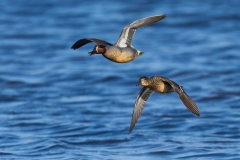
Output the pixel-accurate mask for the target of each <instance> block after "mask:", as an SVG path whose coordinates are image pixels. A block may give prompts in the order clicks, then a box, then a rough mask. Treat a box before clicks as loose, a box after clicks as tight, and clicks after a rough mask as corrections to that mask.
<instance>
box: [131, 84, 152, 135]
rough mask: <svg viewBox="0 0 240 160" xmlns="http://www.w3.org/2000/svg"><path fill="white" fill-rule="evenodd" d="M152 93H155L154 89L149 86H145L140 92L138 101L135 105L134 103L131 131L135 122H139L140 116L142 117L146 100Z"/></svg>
mask: <svg viewBox="0 0 240 160" xmlns="http://www.w3.org/2000/svg"><path fill="white" fill-rule="evenodd" d="M152 93H153V90H151V89H150V88H147V87H143V88H142V90H141V91H140V92H139V94H138V96H137V99H136V102H135V105H134V109H133V114H132V121H131V125H130V128H129V132H131V131H132V129H133V128H134V126H135V124H136V123H137V121H138V118H139V117H140V115H141V113H142V111H143V108H144V106H145V104H146V101H147V100H148V98H149V97H150V96H151V95H152Z"/></svg>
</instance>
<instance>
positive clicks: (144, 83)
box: [136, 76, 149, 86]
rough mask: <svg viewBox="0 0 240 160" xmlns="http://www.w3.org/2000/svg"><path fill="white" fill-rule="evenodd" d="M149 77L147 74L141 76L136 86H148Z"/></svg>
mask: <svg viewBox="0 0 240 160" xmlns="http://www.w3.org/2000/svg"><path fill="white" fill-rule="evenodd" d="M148 81H149V78H148V77H146V76H143V77H140V78H139V81H138V84H136V86H148V85H149V82H148Z"/></svg>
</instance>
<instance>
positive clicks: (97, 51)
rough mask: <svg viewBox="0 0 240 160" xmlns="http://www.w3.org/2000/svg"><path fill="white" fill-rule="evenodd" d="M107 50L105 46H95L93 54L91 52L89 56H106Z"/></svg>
mask: <svg viewBox="0 0 240 160" xmlns="http://www.w3.org/2000/svg"><path fill="white" fill-rule="evenodd" d="M106 51H107V49H106V46H104V45H95V46H94V48H93V50H92V52H89V55H90V56H92V55H94V54H104V53H106Z"/></svg>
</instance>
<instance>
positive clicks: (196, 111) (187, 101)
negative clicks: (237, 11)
mask: <svg viewBox="0 0 240 160" xmlns="http://www.w3.org/2000/svg"><path fill="white" fill-rule="evenodd" d="M161 78H162V81H164V82H167V83H169V84H170V85H171V86H172V87H173V89H174V91H175V92H177V93H178V95H179V98H180V99H181V100H182V102H183V104H184V105H185V106H186V107H187V109H188V110H189V111H190V112H192V113H193V114H196V115H197V116H200V112H199V109H198V107H197V105H196V104H195V103H194V102H193V100H192V99H191V98H190V97H189V96H188V95H187V93H186V92H185V91H184V90H183V87H182V86H179V85H178V84H177V83H176V82H174V81H171V80H169V79H167V78H165V77H161Z"/></svg>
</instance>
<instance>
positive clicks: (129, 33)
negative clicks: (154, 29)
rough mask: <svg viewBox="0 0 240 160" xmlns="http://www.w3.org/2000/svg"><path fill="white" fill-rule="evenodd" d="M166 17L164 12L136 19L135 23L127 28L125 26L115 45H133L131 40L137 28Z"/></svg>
mask: <svg viewBox="0 0 240 160" xmlns="http://www.w3.org/2000/svg"><path fill="white" fill-rule="evenodd" d="M165 17H166V15H165V14H162V15H156V16H150V17H146V18H143V19H140V20H136V21H134V22H133V23H131V24H129V25H127V26H126V27H125V28H123V30H122V32H121V34H120V36H119V38H118V41H117V43H116V44H115V45H117V46H119V47H127V46H131V41H132V38H133V35H134V33H135V32H136V29H137V28H140V27H144V26H146V25H149V24H152V23H155V22H157V21H160V20H162V19H163V18H165Z"/></svg>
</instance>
